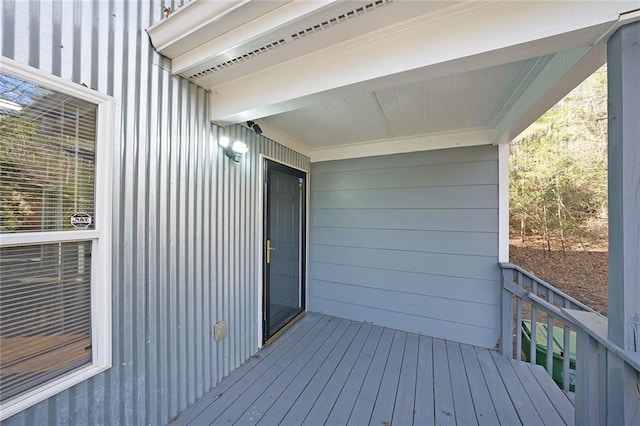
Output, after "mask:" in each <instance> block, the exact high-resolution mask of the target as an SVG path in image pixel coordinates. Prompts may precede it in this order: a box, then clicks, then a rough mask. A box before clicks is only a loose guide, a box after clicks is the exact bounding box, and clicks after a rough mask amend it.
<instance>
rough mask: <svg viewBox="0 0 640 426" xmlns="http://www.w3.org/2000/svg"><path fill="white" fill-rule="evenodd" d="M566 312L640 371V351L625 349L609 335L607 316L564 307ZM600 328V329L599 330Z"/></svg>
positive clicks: (590, 334) (587, 331)
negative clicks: (610, 338)
mask: <svg viewBox="0 0 640 426" xmlns="http://www.w3.org/2000/svg"><path fill="white" fill-rule="evenodd" d="M563 311H564V313H565V314H566V315H567V316H568V317H570V318H571V319H572V321H573V322H574V323H575V324H576V325H577V326H578V327H579V328H580V329H581V330H583V331H584V332H585V333H587V334H588V335H589V336H590V337H592V338H594V339H595V340H597V341H598V343H600V344H601V345H602V346H603V347H605V348H606V349H607V350H608V351H609V352H611V353H614V354H616V355H617V356H619V357H620V359H622V360H623V361H624V362H626V363H627V364H629V365H630V366H631V367H633V368H635V369H636V370H637V371H638V372H640V353H639V352H631V351H625V350H624V349H622V348H621V347H620V346H618V345H616V344H615V343H613V342H612V341H611V340H609V338H608V337H607V334H608V332H607V321H608V320H607V318H606V317H604V316H602V315H600V314H598V313H593V312H580V311H574V310H573V309H563ZM598 328H599V329H600V330H598Z"/></svg>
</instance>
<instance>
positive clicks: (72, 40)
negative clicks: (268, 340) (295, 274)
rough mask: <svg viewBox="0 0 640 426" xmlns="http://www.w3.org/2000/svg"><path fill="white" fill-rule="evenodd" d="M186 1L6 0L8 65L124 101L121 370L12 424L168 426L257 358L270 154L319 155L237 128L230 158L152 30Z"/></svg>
mask: <svg viewBox="0 0 640 426" xmlns="http://www.w3.org/2000/svg"><path fill="white" fill-rule="evenodd" d="M181 3H182V1H166V0H149V1H146V0H145V1H126V2H125V1H108V0H99V1H82V0H74V1H57V2H52V1H50V0H43V1H37V0H32V1H20V0H17V1H16V0H3V1H2V2H0V10H1V12H0V14H1V16H2V32H1V33H0V37H1V41H0V46H1V48H2V55H3V56H4V57H7V58H10V59H14V60H16V61H19V62H21V63H23V64H26V65H30V66H32V67H35V68H39V69H41V70H43V71H45V72H48V73H51V74H53V75H56V76H59V77H62V78H64V79H66V80H69V81H73V82H75V83H78V84H80V83H85V84H86V85H87V86H89V87H93V88H95V89H96V90H98V91H100V92H103V93H107V94H109V95H111V96H113V97H114V99H115V104H116V120H115V123H114V125H115V135H116V136H115V140H114V156H115V159H114V163H115V167H114V181H113V206H112V208H113V270H112V276H113V295H112V301H111V303H112V307H113V323H112V329H113V367H112V368H111V369H109V370H108V371H106V372H104V373H102V374H100V375H98V376H95V377H93V378H92V379H90V380H87V381H85V382H83V383H80V384H79V385H77V386H74V387H73V388H71V389H69V390H67V391H65V392H62V393H60V394H58V395H57V396H55V397H53V398H50V399H49V400H47V401H44V402H42V403H40V404H37V405H35V406H34V407H32V408H30V409H27V410H25V411H23V412H21V413H19V414H17V415H15V416H13V417H11V418H9V419H7V421H6V424H7V425H22V424H28V425H32V424H33V425H46V424H60V425H67V424H77V425H89V424H112V425H117V424H122V425H131V424H139V425H147V424H151V425H161V424H166V423H167V422H168V421H169V420H170V419H171V418H172V417H174V416H175V415H177V414H178V413H179V412H180V411H182V410H184V409H185V408H186V407H187V406H188V405H189V404H191V403H193V402H194V401H195V400H196V399H197V398H199V397H201V396H202V395H203V394H204V393H205V392H207V391H208V390H209V389H211V388H212V387H213V386H215V385H216V384H217V383H219V382H220V380H222V378H223V377H224V376H226V375H227V374H229V372H231V371H232V370H234V369H236V368H237V367H238V366H239V365H241V364H242V363H243V362H244V361H245V360H247V359H248V358H249V357H250V356H251V355H252V354H253V353H255V351H256V350H257V342H258V339H259V336H258V330H257V316H258V305H259V301H258V300H257V293H258V286H259V285H261V277H260V275H259V271H258V269H257V267H256V265H257V264H258V259H257V258H256V256H257V249H256V244H255V243H256V241H257V240H258V239H259V238H260V236H259V235H258V232H259V229H260V221H261V214H260V212H259V211H258V205H259V201H260V200H259V196H260V180H261V177H260V173H259V170H260V164H259V163H260V161H259V158H260V154H265V155H268V156H269V157H271V158H274V159H277V160H279V161H282V162H285V163H288V164H291V165H293V166H294V167H298V168H301V169H304V170H309V166H310V163H309V158H307V157H305V156H303V155H300V154H298V153H296V152H294V151H292V150H290V149H288V148H285V147H284V146H282V145H279V144H277V143H275V142H273V141H270V140H268V139H266V138H264V137H262V136H258V135H256V134H255V133H253V132H252V131H249V130H247V129H246V128H243V127H239V126H237V127H231V128H228V129H225V131H226V132H228V135H229V136H231V138H237V139H242V140H244V141H245V142H247V144H248V145H249V147H250V151H249V152H248V153H247V154H245V156H244V157H243V159H242V160H241V162H240V163H237V164H236V163H233V162H231V161H230V160H229V159H228V158H226V157H225V156H224V155H223V154H222V151H221V150H220V149H219V148H218V145H217V137H218V133H219V132H220V131H221V130H220V129H218V128H216V127H215V126H213V125H211V123H210V122H209V121H208V105H209V103H208V101H209V99H208V96H209V95H208V93H207V92H206V91H205V90H203V89H201V88H199V87H197V86H195V85H194V84H192V83H190V82H188V81H186V80H184V79H182V78H180V77H175V76H172V75H171V72H170V63H169V61H168V60H166V59H165V58H162V57H160V56H159V55H158V54H157V53H156V52H155V51H154V50H153V48H152V46H151V44H150V41H149V37H148V36H147V34H146V33H145V31H144V30H145V28H148V27H149V26H150V25H151V24H152V23H155V22H157V21H159V20H160V19H162V16H163V7H164V6H170V7H172V8H173V9H176V8H178V7H179V6H180V4H181ZM218 321H226V322H227V325H228V337H227V338H225V339H223V340H221V341H220V342H217V341H215V340H214V338H213V332H212V328H213V325H214V324H215V323H216V322H218ZM3 424H5V422H3Z"/></svg>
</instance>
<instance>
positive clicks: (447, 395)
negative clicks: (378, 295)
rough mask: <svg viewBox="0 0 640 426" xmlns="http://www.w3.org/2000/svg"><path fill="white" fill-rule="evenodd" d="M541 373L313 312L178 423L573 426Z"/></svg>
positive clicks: (468, 349)
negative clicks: (542, 425)
mask: <svg viewBox="0 0 640 426" xmlns="http://www.w3.org/2000/svg"><path fill="white" fill-rule="evenodd" d="M574 411H575V410H574V407H573V405H572V403H571V401H570V399H569V398H568V397H567V396H566V395H565V393H564V392H563V391H561V390H560V389H559V388H558V387H557V386H556V385H555V384H554V383H553V381H552V379H551V378H550V377H549V376H548V375H547V374H546V372H545V371H543V370H542V369H541V368H540V367H538V366H535V365H531V364H525V363H522V362H518V361H513V360H509V359H507V358H504V357H502V356H501V355H499V354H498V353H497V352H495V351H491V350H488V349H482V348H478V347H473V346H469V345H464V344H459V343H455V342H451V341H445V340H442V339H437V338H431V337H427V336H419V335H416V334H412V333H406V332H403V331H396V330H392V329H388V328H383V327H379V326H373V325H371V324H364V323H359V322H356V321H349V320H345V319H340V318H335V317H330V316H326V315H322V314H316V313H309V314H307V315H305V316H304V317H303V318H302V319H301V320H300V321H298V322H297V323H296V324H294V325H293V326H292V327H291V328H290V329H289V330H287V331H286V332H285V333H284V334H283V335H282V336H281V337H280V338H278V339H277V340H276V341H275V342H273V343H272V344H271V345H269V346H267V347H265V348H263V349H262V350H260V351H259V352H258V354H257V355H256V356H255V357H252V358H251V359H250V360H248V361H247V362H245V363H244V364H243V365H242V366H241V367H240V368H239V369H237V370H236V371H234V372H233V373H231V374H230V375H229V376H228V377H227V378H225V379H224V380H223V381H222V382H221V383H220V384H219V385H218V386H216V387H215V388H214V389H212V390H211V391H210V392H209V393H207V394H206V395H205V396H204V397H203V398H201V399H200V400H198V401H196V402H195V403H194V404H193V405H192V406H191V407H189V408H188V409H187V410H186V411H185V412H184V413H182V414H181V415H180V416H179V417H178V418H177V419H176V420H175V421H174V423H173V424H177V425H183V424H184V425H186V424H190V425H208V424H227V425H228V424H235V425H249V424H251V425H254V424H264V425H273V424H303V425H322V424H324V425H368V424H371V425H384V424H394V425H411V424H413V425H431V424H452V425H455V424H459V425H468V424H480V425H493V424H509V425H518V424H549V425H557V424H564V423H566V424H573V419H574V418H575V413H574Z"/></svg>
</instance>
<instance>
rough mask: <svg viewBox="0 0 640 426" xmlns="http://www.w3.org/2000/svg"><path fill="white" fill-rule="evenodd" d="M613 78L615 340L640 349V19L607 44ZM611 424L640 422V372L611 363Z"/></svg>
mask: <svg viewBox="0 0 640 426" xmlns="http://www.w3.org/2000/svg"><path fill="white" fill-rule="evenodd" d="M607 62H608V82H609V87H608V89H609V102H608V103H609V111H608V116H609V309H608V311H609V321H608V336H609V339H610V340H611V341H612V342H613V343H615V344H616V345H618V346H619V347H620V348H621V349H622V350H625V351H630V352H640V341H639V340H640V214H638V206H640V120H639V119H638V117H639V116H640V84H638V82H639V81H640V22H636V23H632V24H628V25H625V26H623V27H621V28H620V29H618V30H617V31H616V32H615V33H614V34H613V36H611V38H610V39H609V41H608V43H607ZM607 364H608V367H607V424H619V425H622V424H640V390H639V387H640V385H639V383H638V382H639V380H638V375H637V373H635V372H634V371H632V369H631V368H622V367H623V366H622V365H621V362H616V361H615V360H609V362H608V363H607Z"/></svg>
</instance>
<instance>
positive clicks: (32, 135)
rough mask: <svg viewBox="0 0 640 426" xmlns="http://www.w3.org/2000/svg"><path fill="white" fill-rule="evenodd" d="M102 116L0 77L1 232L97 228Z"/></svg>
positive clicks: (50, 93)
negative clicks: (97, 165)
mask: <svg viewBox="0 0 640 426" xmlns="http://www.w3.org/2000/svg"><path fill="white" fill-rule="evenodd" d="M96 112H97V106H96V105H95V104H91V103H88V102H85V101H82V100H79V99H76V98H74V97H71V96H68V95H65V94H62V93H58V92H53V91H50V90H46V89H44V88H42V87H39V86H38V85H36V84H34V83H31V82H27V81H24V80H22V79H20V78H18V77H15V76H10V75H7V74H4V73H0V233H13V232H34V231H62V230H70V229H77V228H82V229H86V228H89V229H92V228H93V225H94V214H95V212H94V175H95V138H96V134H95V132H96ZM72 223H75V225H74V224H72Z"/></svg>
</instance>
